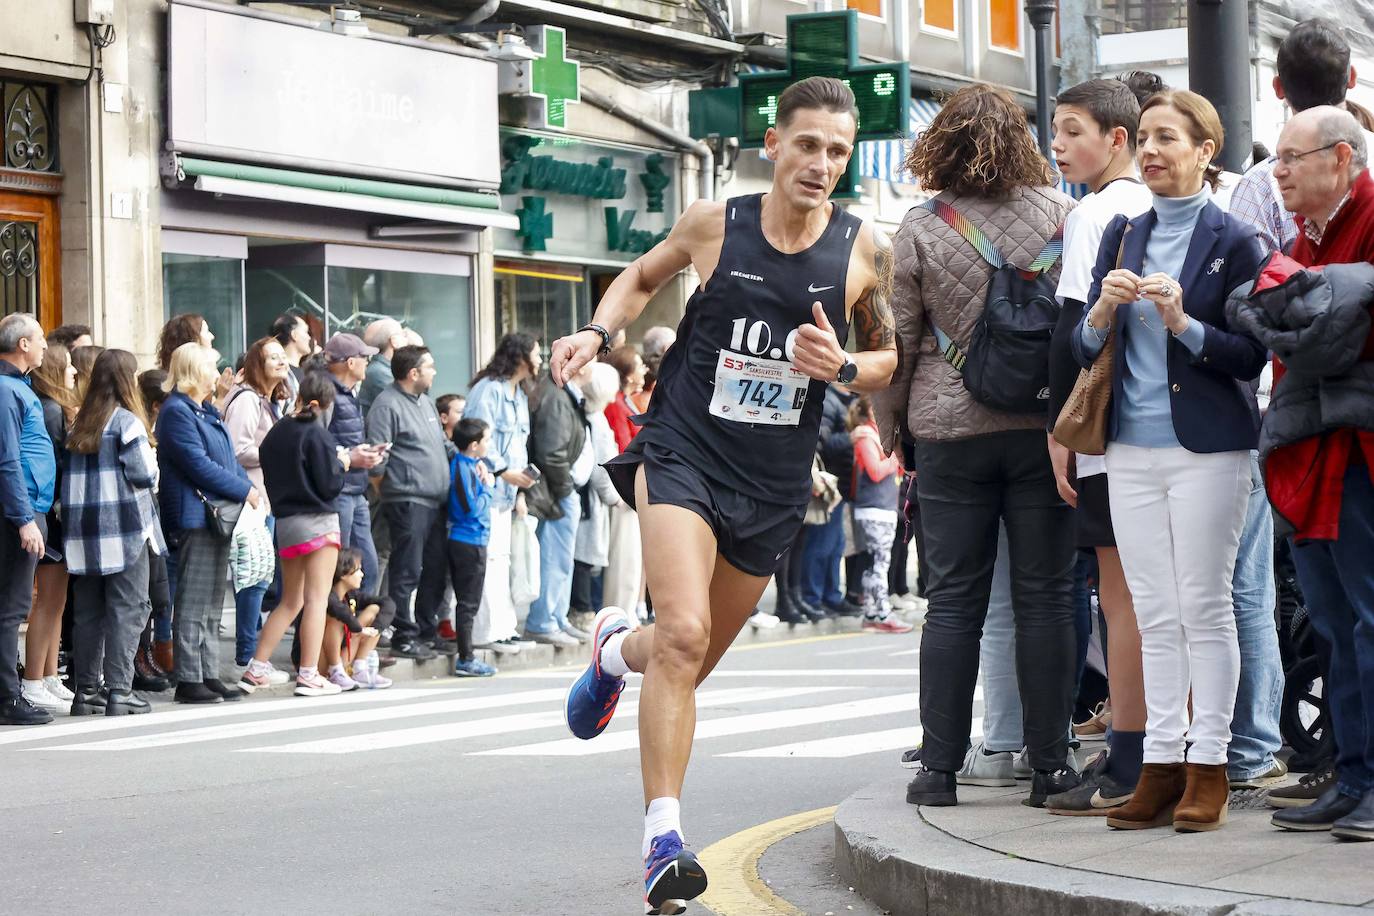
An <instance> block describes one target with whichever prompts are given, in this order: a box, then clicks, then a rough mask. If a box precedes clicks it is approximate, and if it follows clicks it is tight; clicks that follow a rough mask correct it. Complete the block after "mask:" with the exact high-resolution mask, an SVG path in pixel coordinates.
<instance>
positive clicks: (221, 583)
mask: <svg viewBox="0 0 1374 916" xmlns="http://www.w3.org/2000/svg"><path fill="white" fill-rule="evenodd" d="M218 359H219V356H218V354H217V353H215V351H214V350H212V349H210V348H209V347H206V346H203V345H201V344H199V343H185V344H182V345H181V346H179V347H177V348H176V350H175V351H174V352H173V353H172V359H171V370H170V372H169V374H168V377H167V382H166V387H167V390H168V391H169V392H171V394H170V395H169V396H168V398H167V400H166V401H165V402H163V405H162V409H161V410H159V411H158V415H157V439H158V450H157V464H158V470H159V472H160V474H161V482H160V485H159V488H158V504H159V509H160V510H161V516H162V524H163V530H164V533H165V534H166V536H167V539H168V541H169V542H170V543H171V544H172V545H174V546H175V549H176V564H177V576H176V601H175V603H174V607H173V629H174V632H175V638H176V644H175V650H176V651H175V656H174V660H175V673H176V679H177V689H176V699H177V701H178V702H181V703H221V702H223V701H224V700H237V699H239V698H240V697H242V696H243V691H241V690H239V689H238V688H237V687H230V686H227V685H226V684H225V683H224V682H223V681H221V680H220V677H219V632H218V631H219V619H220V612H221V609H222V608H223V606H224V590H225V587H226V583H227V581H228V575H229V544H230V539H229V538H225V537H220V536H218V535H217V534H215V533H214V532H213V531H211V530H210V529H209V528H208V527H207V524H206V514H205V512H206V509H205V502H204V501H202V499H201V497H202V496H203V497H204V499H205V500H212V501H217V502H224V503H240V504H242V503H244V502H250V503H252V504H253V505H255V506H256V505H257V502H258V491H257V490H256V489H254V487H253V485H252V483H251V482H250V481H249V480H248V474H247V473H246V472H245V471H244V470H243V468H242V467H241V466H240V465H239V463H238V461H236V460H235V459H234V448H233V446H232V445H231V444H230V443H229V433H228V432H227V431H226V430H225V428H224V423H223V422H222V421H221V420H220V415H219V411H217V410H215V408H214V407H213V406H212V405H211V403H210V399H211V398H213V397H214V394H215V379H216V378H217V377H218V373H217V372H216V368H215V366H216V361H217V360H218Z"/></svg>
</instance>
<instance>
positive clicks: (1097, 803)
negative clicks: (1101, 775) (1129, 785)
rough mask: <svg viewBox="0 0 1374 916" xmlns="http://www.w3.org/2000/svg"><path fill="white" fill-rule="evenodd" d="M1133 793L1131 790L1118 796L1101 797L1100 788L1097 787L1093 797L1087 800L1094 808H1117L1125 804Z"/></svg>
mask: <svg viewBox="0 0 1374 916" xmlns="http://www.w3.org/2000/svg"><path fill="white" fill-rule="evenodd" d="M1134 794H1135V793H1134V792H1132V793H1130V795H1123V796H1121V797H1120V798H1103V797H1102V790H1101V789H1098V790H1097V791H1096V792H1094V793H1093V797H1092V798H1091V799H1090V800H1089V801H1088V804H1090V805H1092V806H1093V807H1094V808H1099V809H1101V808H1119V807H1121V806H1122V805H1124V804H1126V802H1128V801H1130V800H1131V796H1132V795H1134Z"/></svg>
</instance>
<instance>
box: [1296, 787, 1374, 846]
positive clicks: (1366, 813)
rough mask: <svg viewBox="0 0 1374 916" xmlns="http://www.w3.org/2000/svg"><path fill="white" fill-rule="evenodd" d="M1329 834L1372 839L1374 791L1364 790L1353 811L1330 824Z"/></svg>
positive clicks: (1345, 837) (1355, 838)
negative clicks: (1362, 796)
mask: <svg viewBox="0 0 1374 916" xmlns="http://www.w3.org/2000/svg"><path fill="white" fill-rule="evenodd" d="M1298 810H1299V811H1301V810H1303V809H1301V808H1299V809H1298ZM1307 810H1309V811H1310V810H1311V808H1310V807H1309V808H1308V809H1307ZM1331 835H1332V836H1334V837H1340V838H1341V839H1343V840H1361V841H1363V842H1366V843H1368V842H1371V841H1374V792H1366V793H1365V794H1364V798H1363V799H1361V800H1360V803H1359V805H1357V806H1356V807H1355V810H1354V811H1351V812H1350V813H1349V814H1347V815H1346V816H1345V817H1343V818H1341V819H1340V820H1338V821H1336V823H1334V824H1332V825H1331Z"/></svg>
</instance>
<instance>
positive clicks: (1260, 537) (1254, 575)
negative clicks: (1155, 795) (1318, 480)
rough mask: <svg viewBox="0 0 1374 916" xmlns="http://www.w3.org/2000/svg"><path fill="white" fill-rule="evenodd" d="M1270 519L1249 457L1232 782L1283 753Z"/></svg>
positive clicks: (1255, 461) (1264, 768) (1234, 589)
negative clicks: (1281, 749)
mask: <svg viewBox="0 0 1374 916" xmlns="http://www.w3.org/2000/svg"><path fill="white" fill-rule="evenodd" d="M1275 592H1276V587H1275V585H1274V517H1273V515H1271V514H1270V511H1269V499H1268V498H1267V497H1266V496H1265V494H1264V477H1263V476H1262V475H1261V474H1260V469H1259V455H1258V453H1256V452H1251V453H1250V502H1249V504H1248V506H1247V508H1246V512H1245V528H1244V529H1243V530H1242V531H1241V535H1240V551H1239V552H1238V553H1237V554H1236V572H1235V576H1234V577H1233V578H1232V580H1231V600H1232V602H1233V603H1234V605H1235V611H1236V635H1237V638H1238V640H1239V642H1240V686H1239V688H1238V689H1237V691H1236V710H1235V714H1234V715H1233V716H1232V718H1231V744H1230V746H1229V747H1228V748H1227V751H1226V760H1227V764H1228V765H1227V768H1226V769H1227V772H1228V774H1229V775H1230V777H1231V778H1232V779H1252V778H1254V777H1256V776H1260V775H1263V774H1264V773H1267V772H1269V770H1271V769H1272V768H1273V766H1274V754H1275V752H1277V751H1278V749H1279V748H1281V747H1283V737H1282V736H1281V735H1280V734H1279V711H1280V710H1281V709H1282V707H1283V661H1282V659H1281V658H1280V656H1279V634H1278V628H1277V626H1276V625H1275V623H1274V602H1275V600H1276V598H1277V595H1276V594H1275Z"/></svg>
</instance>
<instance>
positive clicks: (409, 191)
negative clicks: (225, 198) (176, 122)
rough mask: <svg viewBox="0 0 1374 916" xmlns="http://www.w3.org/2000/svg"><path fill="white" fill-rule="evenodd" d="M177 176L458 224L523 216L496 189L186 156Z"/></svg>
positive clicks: (237, 191)
mask: <svg viewBox="0 0 1374 916" xmlns="http://www.w3.org/2000/svg"><path fill="white" fill-rule="evenodd" d="M179 167H180V174H179V176H178V177H193V178H194V179H195V181H194V185H193V186H194V187H195V189H196V190H198V191H207V192H209V193H211V194H227V195H230V196H232V197H248V198H254V199H257V200H274V201H281V202H284V203H294V204H303V205H305V206H310V207H326V208H330V209H335V210H354V211H357V212H361V213H378V214H385V215H387V216H398V217H405V218H407V219H417V220H428V221H432V222H440V223H447V224H450V225H458V226H471V227H475V228H485V227H487V226H491V227H493V228H497V229H516V228H518V227H519V225H520V220H519V218H518V217H516V216H515V214H513V213H503V212H502V211H501V210H500V209H499V207H500V198H498V197H497V196H496V195H495V194H483V193H480V192H475V191H459V190H453V189H447V188H431V187H425V186H421V185H408V184H401V183H398V182H383V181H373V180H368V179H361V178H345V177H341V176H337V175H322V174H316V173H313V172H298V171H294V170H290V169H275V168H266V167H263V166H252V165H243V164H239V163H228V162H216V161H213V160H206V159H192V158H190V157H183V158H181V160H180V162H179Z"/></svg>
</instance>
